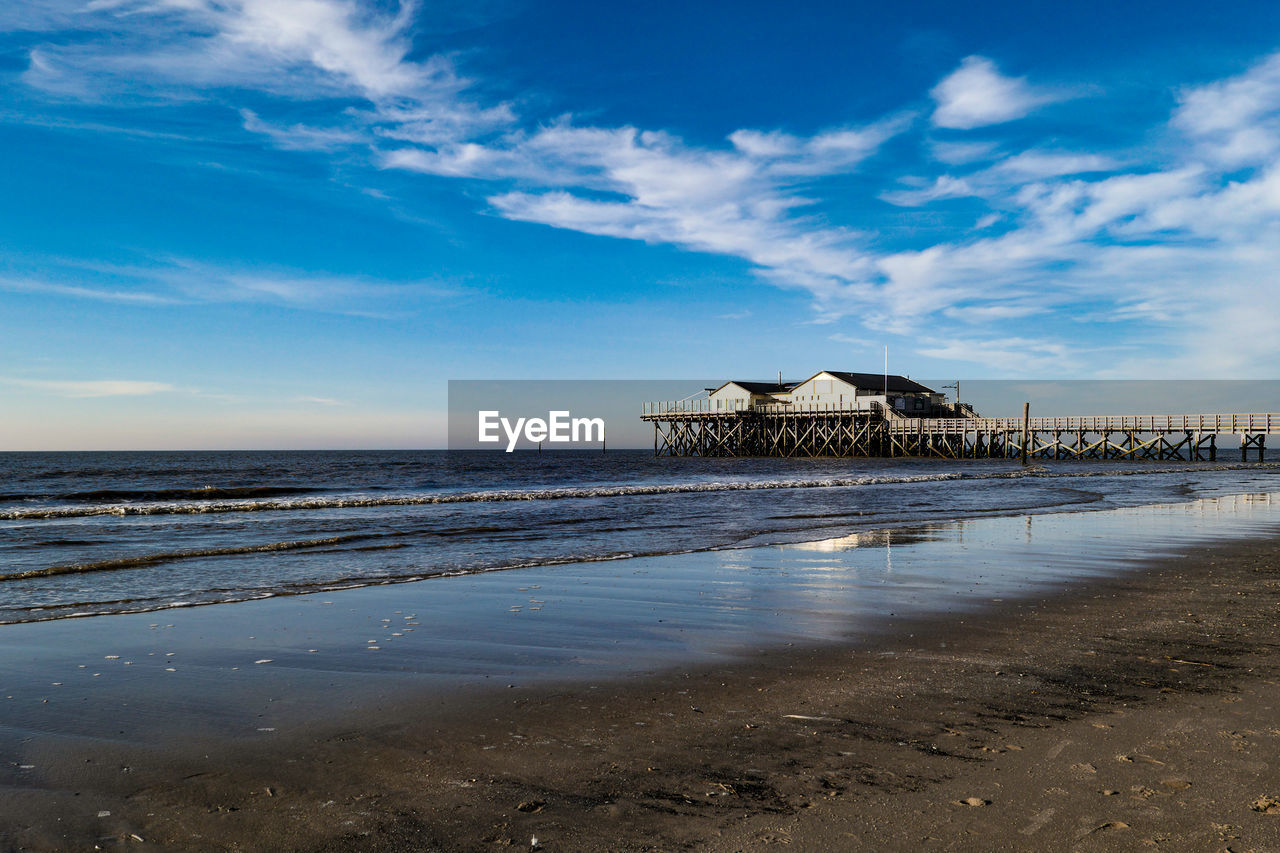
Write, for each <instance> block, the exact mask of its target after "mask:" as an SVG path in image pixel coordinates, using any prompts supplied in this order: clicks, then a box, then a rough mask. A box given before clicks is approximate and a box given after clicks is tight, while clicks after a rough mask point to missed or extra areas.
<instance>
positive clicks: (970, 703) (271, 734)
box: [0, 538, 1280, 851]
mask: <svg viewBox="0 0 1280 853" xmlns="http://www.w3.org/2000/svg"><path fill="white" fill-rule="evenodd" d="M335 595H336V594H335ZM264 604H265V603H264ZM1277 605H1280V539H1272V538H1266V539H1254V540H1249V541H1240V542H1235V543H1220V544H1215V545H1208V546H1196V547H1191V548H1188V549H1184V550H1183V551H1182V553H1181V554H1180V555H1179V556H1173V557H1166V558H1162V559H1156V560H1153V561H1151V562H1150V563H1149V564H1147V565H1146V566H1145V567H1143V568H1140V569H1137V570H1133V571H1130V572H1128V573H1126V574H1123V575H1121V576H1119V577H1112V578H1099V577H1093V578H1090V579H1088V580H1087V581H1082V582H1080V583H1078V584H1075V585H1072V586H1069V587H1066V588H1063V589H1060V590H1057V591H1048V590H1039V591H1033V592H1032V593H1031V594H1030V595H1027V596H1023V597H1020V598H1008V599H1006V600H1004V601H1001V602H988V603H987V604H986V606H984V607H982V608H981V609H976V610H966V611H964V612H955V613H952V614H949V615H948V614H942V615H935V616H918V617H914V618H911V619H899V618H895V619H887V620H884V621H883V622H882V623H881V624H880V626H879V629H878V630H877V631H876V632H875V633H874V634H873V635H871V636H868V635H867V634H866V633H860V634H859V635H858V636H857V637H856V638H854V637H848V638H846V640H844V641H835V642H830V643H823V644H821V645H818V646H809V647H805V646H801V645H799V644H798V643H794V644H792V645H785V644H782V645H777V644H769V645H767V646H766V647H765V649H764V650H763V651H756V652H753V653H751V654H748V655H736V656H723V657H714V656H711V657H707V658H705V659H704V660H702V661H701V662H700V663H698V664H697V665H689V666H676V667H672V666H670V664H669V663H668V664H665V665H662V666H657V664H656V663H655V664H654V671H652V672H649V673H641V674H639V675H636V674H632V675H628V676H626V677H611V678H603V677H602V678H598V679H592V678H590V677H588V678H585V679H584V678H582V677H575V678H573V679H572V680H568V681H566V682H563V683H559V684H557V683H553V682H550V681H547V680H530V681H527V682H525V681H516V682H512V683H514V684H516V686H514V687H506V686H505V685H503V686H496V687H494V686H489V685H485V684H482V683H479V682H473V683H470V685H469V686H467V685H460V684H456V683H453V684H451V685H450V686H449V687H448V689H445V688H443V687H442V686H441V684H440V683H439V682H438V680H435V679H427V680H422V679H415V678H410V677H399V676H397V675H396V672H395V670H396V667H395V666H388V667H385V668H384V669H383V670H382V671H381V672H380V673H375V674H373V675H369V674H360V675H359V677H358V678H357V677H355V676H350V674H349V673H340V672H336V671H335V672H333V673H331V674H330V675H331V676H332V679H333V682H334V683H335V684H340V685H342V686H343V689H342V690H341V691H338V692H336V693H334V694H332V695H333V702H332V704H331V706H329V707H309V708H293V709H291V710H289V711H276V710H274V706H276V705H278V704H281V703H284V704H288V703H289V702H290V701H296V700H291V693H292V692H293V690H292V689H293V688H299V692H300V694H302V695H307V696H311V697H313V698H314V697H316V696H325V695H328V694H326V693H324V692H323V691H322V690H318V689H308V690H303V689H301V687H306V686H307V685H310V687H311V688H316V687H317V680H323V679H324V678H325V677H326V676H325V675H324V673H323V671H321V670H319V669H313V670H309V671H306V672H305V673H302V674H298V673H299V672H300V671H294V674H293V676H292V680H290V679H284V680H283V681H282V680H280V678H278V677H277V678H274V679H270V680H268V679H266V678H265V676H264V677H262V678H261V679H260V683H259V686H258V688H257V689H256V690H249V689H242V690H235V691H230V692H229V693H227V692H226V691H225V690H224V693H225V695H223V696H221V698H220V699H219V700H218V701H213V697H214V696H216V695H217V693H218V691H219V685H220V684H225V680H222V679H219V678H213V677H212V676H211V677H210V678H209V679H208V680H207V683H204V686H203V688H201V689H197V688H200V684H201V683H202V682H200V681H198V680H197V681H194V682H192V685H193V687H192V689H193V690H194V691H195V692H194V694H193V696H192V698H191V703H192V705H191V707H189V708H187V709H186V711H185V712H184V711H183V710H182V707H181V705H180V703H178V704H171V705H168V706H165V707H166V708H167V709H168V710H169V711H171V712H172V713H173V714H175V715H177V718H176V719H173V718H167V719H160V717H159V716H153V717H150V718H147V717H144V718H143V719H142V720H141V721H138V720H136V719H133V718H131V717H130V712H129V710H128V708H127V706H126V707H124V708H122V709H121V710H120V711H119V712H118V713H114V714H111V715H108V716H104V714H103V708H105V707H107V703H105V702H104V701H102V700H101V697H99V699H97V700H94V701H92V702H90V701H87V700H86V707H87V708H89V709H90V710H91V713H89V714H88V718H87V719H86V720H85V721H84V725H83V726H82V727H80V728H78V729H77V730H76V731H74V732H68V731H67V728H68V727H67V726H63V725H61V724H60V725H59V726H57V727H56V728H58V729H59V731H58V732H52V731H48V732H44V733H43V734H42V733H40V732H38V731H37V732H35V734H32V731H33V730H34V729H36V728H38V726H35V725H34V724H33V723H32V719H34V714H33V713H27V714H23V715H20V716H19V718H16V719H19V721H20V722H22V723H23V726H22V727H20V728H22V730H23V731H24V732H25V734H22V735H21V736H20V737H19V743H18V747H20V748H19V749H18V751H17V752H15V753H14V755H15V756H16V757H15V759H14V761H13V762H9V763H8V765H7V766H6V767H4V768H3V770H2V771H0V772H2V773H3V775H2V776H0V784H2V785H3V796H0V840H2V841H3V844H4V845H6V846H8V847H12V848H17V849H34V850H62V849H92V848H93V847H94V846H95V845H96V846H98V847H99V848H100V849H202V850H203V849H208V850H280V849H289V850H334V851H337V850H352V849H359V850H406V851H407V850H491V849H505V848H507V847H516V848H526V849H527V848H531V847H532V846H533V841H532V840H533V839H534V838H536V839H537V845H538V846H540V847H542V848H543V849H547V850H671V849H707V850H726V851H729V850H755V849H768V848H771V847H775V846H776V847H778V848H779V849H781V848H782V847H783V846H786V847H787V848H789V849H796V850H836V849H851V850H856V849H867V850H917V849H939V850H948V849H950V850H975V851H977V850H1001V849H1007V850H1077V849H1078V850H1116V849H1123V850H1128V849H1134V850H1143V849H1172V850H1205V851H1211V850H1212V851H1221V850H1228V849H1229V850H1234V851H1245V850H1256V851H1264V850H1277V849H1280V763H1278V761H1277V756H1278V755H1280V656H1278V655H1277V652H1278V651H1280V608H1278V606H1277ZM228 607H232V608H235V607H241V605H231V606H228ZM219 609H221V608H203V609H202V610H203V611H205V612H214V611H217V610H219ZM192 612H195V611H192ZM242 612H243V611H242ZM116 618H125V617H116ZM127 618H150V620H151V622H154V623H157V624H159V623H162V622H164V621H165V620H164V617H161V618H160V619H156V618H155V615H151V616H150V617H148V616H143V617H127ZM82 621H83V622H84V623H85V626H86V627H85V628H83V629H82V630H85V631H89V630H98V629H97V628H96V627H94V626H93V625H91V623H97V624H99V625H101V624H104V623H103V622H102V621H101V620H82ZM50 624H51V625H53V624H54V623H50ZM54 630H64V629H63V628H62V627H61V626H58V627H56V628H54ZM157 630H162V628H157ZM297 639H298V640H300V641H301V642H300V643H299V647H300V648H301V647H302V646H305V644H306V642H308V641H309V640H308V639H304V638H302V637H298V638H297ZM277 645H278V644H277ZM244 651H245V652H249V653H252V652H253V651H254V650H253V649H252V648H251V647H246V648H245V650H244ZM300 653H305V649H302V650H301V652H300ZM221 654H222V655H223V656H224V657H225V650H222V652H221ZM105 665H106V664H105V663H104V666H105ZM268 666H269V665H267V664H264V665H261V666H258V669H257V670H256V671H255V676H256V675H257V674H258V673H260V672H262V671H264V670H265V669H267V667H268ZM178 668H179V667H176V666H175V667H173V669H175V670H176V669H178ZM246 668H247V667H246ZM210 672H213V669H212V668H211V669H210ZM349 676H350V677H349ZM86 677H88V678H92V677H93V676H92V673H87V674H86ZM122 683H124V684H125V685H126V686H127V682H122ZM273 685H274V686H273ZM280 685H284V687H281V686H280ZM286 688H287V689H286ZM273 691H275V693H274V694H273ZM50 692H51V693H52V692H53V691H50ZM125 693H127V691H124V692H123V693H121V694H120V695H125ZM206 700H208V701H209V707H210V708H216V709H219V711H218V713H212V712H211V711H209V710H207V709H205V708H204V702H205V701H206ZM15 701H16V700H15ZM59 701H62V700H59V699H56V698H55V703H57V702H59ZM237 703H244V706H245V707H243V708H241V712H242V713H241V714H239V715H236V714H235V713H234V708H235V707H236V705H237ZM64 704H67V705H68V710H67V712H66V713H67V714H68V715H69V714H71V713H72V711H71V709H70V708H71V704H72V703H69V702H68V703H64ZM249 706H252V707H249ZM9 707H10V708H12V707H13V706H12V705H11V706H9ZM151 713H152V714H158V713H159V712H156V711H152V712H151ZM259 714H261V715H263V716H262V717H260V718H259V717H258V715H259ZM273 714H274V715H275V717H272V716H271V715H273ZM244 718H253V719H261V721H262V722H266V723H275V722H277V721H288V722H290V723H291V725H286V726H277V725H262V726H258V727H255V728H254V729H253V730H252V731H248V730H246V731H245V732H244V733H243V734H240V735H235V734H234V733H233V732H235V731H237V729H236V726H240V725H241V724H242V723H243V722H244ZM10 719H11V720H13V719H15V718H14V717H10ZM61 719H66V717H64V718H61ZM233 723H234V725H233ZM117 725H118V727H119V728H118V729H117ZM148 726H154V728H155V729H156V731H157V733H158V734H157V737H158V741H157V743H156V745H155V746H152V747H148V746H146V741H147V738H146V737H145V736H139V735H138V732H139V731H145V730H146V729H147V728H148ZM258 729H262V731H259V730H258ZM117 731H118V732H119V734H117ZM229 732H232V733H231V734H229ZM10 748H14V747H13V746H12V745H10ZM19 762H23V763H19ZM24 763H29V765H31V766H24Z"/></svg>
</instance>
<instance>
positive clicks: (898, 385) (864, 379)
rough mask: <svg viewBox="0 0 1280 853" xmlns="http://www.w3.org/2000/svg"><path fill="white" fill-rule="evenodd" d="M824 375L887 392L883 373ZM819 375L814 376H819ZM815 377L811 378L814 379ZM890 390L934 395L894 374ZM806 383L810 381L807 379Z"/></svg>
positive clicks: (916, 383) (890, 381)
mask: <svg viewBox="0 0 1280 853" xmlns="http://www.w3.org/2000/svg"><path fill="white" fill-rule="evenodd" d="M821 372H822V373H830V374H831V375H832V376H834V377H836V378H837V379H843V380H844V381H845V382H848V383H849V384H850V385H852V386H854V387H855V388H864V389H866V390H868V391H883V390H885V375H884V374H883V373H848V372H846V371H844V370H824V371H821ZM817 375H818V374H816V373H815V374H814V376H817ZM812 378H813V377H812V376H811V377H809V379H812ZM888 379H889V390H890V391H893V392H896V393H898V394H910V393H916V394H934V393H936V392H935V391H934V390H933V389H932V388H926V387H925V386H923V385H921V384H920V383H919V382H913V381H911V380H910V379H908V378H907V377H905V376H897V375H895V374H893V373H890V374H889V377H888ZM805 381H806V382H808V381H809V380H808V379H806V380H805Z"/></svg>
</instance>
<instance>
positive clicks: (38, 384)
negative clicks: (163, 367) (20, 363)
mask: <svg viewBox="0 0 1280 853" xmlns="http://www.w3.org/2000/svg"><path fill="white" fill-rule="evenodd" d="M0 382H3V383H4V384H6V385H13V386H16V387H19V388H29V389H31V390H33V391H42V392H44V393H47V394H52V395H54V396H57V397H146V396H150V395H152V394H167V393H171V392H174V391H178V390H180V389H179V388H177V387H175V386H173V385H170V384H168V383H167V382H147V381H140V380H136V379H90V380H63V379H17V378H13V377H0Z"/></svg>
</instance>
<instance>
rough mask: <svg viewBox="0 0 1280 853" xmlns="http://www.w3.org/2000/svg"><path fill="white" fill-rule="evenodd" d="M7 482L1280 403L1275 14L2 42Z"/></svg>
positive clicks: (130, 22)
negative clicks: (137, 468) (978, 414)
mask: <svg viewBox="0 0 1280 853" xmlns="http://www.w3.org/2000/svg"><path fill="white" fill-rule="evenodd" d="M0 81H2V85H0V162H2V163H3V164H4V165H3V168H0V449H112V448H258V447H261V448H277V447H334V448H338V447H433V446H441V445H443V444H444V441H445V423H446V411H445V408H446V383H447V381H448V380H450V379H455V380H456V379H566V378H582V379H610V378H616V379H651V378H653V379H656V378H663V379H666V378H680V377H698V378H701V377H708V376H721V377H724V378H764V377H769V376H776V375H777V373H778V372H779V371H782V372H783V373H785V374H786V375H787V376H788V377H795V378H803V377H804V376H809V375H811V374H813V373H814V372H816V371H817V370H821V369H837V370H852V371H869V372H875V371H878V370H880V369H881V368H882V365H883V360H884V348H885V347H888V352H889V361H890V370H891V371H892V372H894V373H902V374H909V375H915V376H920V377H925V376H929V377H937V376H955V377H957V378H961V379H978V378H1009V379H1023V378H1026V379H1037V380H1045V379H1085V378H1121V379H1169V378H1196V379H1215V378H1232V379H1238V378H1276V377H1275V373H1276V371H1275V363H1276V358H1277V356H1278V355H1280V319H1278V318H1280V4H1274V3H1248V2H1238V3H1232V4H1227V5H1219V6H1213V7H1208V6H1205V4H1203V3H1191V2H1160V3H1155V2H1130V3H1114V2H1108V3H1101V2H1076V3H1056V4H1030V3H983V2H978V3H964V4H959V3H954V2H948V3H940V2H939V3H931V2H916V3H909V2H905V3H897V4H886V3H863V2H848V0H844V2H832V3H823V2H809V3H802V4H782V3H776V2H773V3H764V2H747V1H746V0H739V2H733V3H720V2H704V3H697V4H688V3H668V2H652V3H647V4H641V5H635V4H616V3H599V2H594V3H586V2H581V3H578V2H554V0H541V1H540V2H536V3H535V2H523V1H522V0H471V2H453V0H449V2H440V3H433V2H428V0H421V2H398V0H24V2H20V3H6V4H3V5H0Z"/></svg>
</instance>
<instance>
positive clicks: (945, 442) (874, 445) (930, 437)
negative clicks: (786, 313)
mask: <svg viewBox="0 0 1280 853" xmlns="http://www.w3.org/2000/svg"><path fill="white" fill-rule="evenodd" d="M711 402H712V401H708V400H695V401H680V402H669V403H662V402H660V403H645V404H644V406H643V408H642V411H641V415H640V417H641V419H642V420H645V421H647V422H650V423H652V424H653V452H654V455H655V456H705V457H731V456H781V457H818V456H840V457H858V456H863V457H868V456H888V457H899V456H900V457H908V456H915V457H937V458H944V459H1016V458H1022V459H1030V460H1048V459H1115V460H1127V461H1136V460H1181V461H1188V462H1213V461H1216V459H1217V457H1218V444H1219V440H1220V439H1222V438H1223V437H1226V436H1239V438H1240V456H1241V459H1242V460H1244V461H1247V460H1249V459H1250V458H1253V459H1256V460H1257V461H1259V462H1261V461H1263V458H1264V455H1265V453H1266V438H1267V436H1268V435H1277V434H1280V414H1277V413H1246V414H1196V415H1113V416H1065V417H1034V418H1033V417H1030V416H1029V415H1028V416H1024V417H1021V418H984V417H978V416H976V414H975V413H973V412H972V410H971V409H967V408H956V409H955V411H956V412H957V413H959V414H965V415H968V416H966V417H909V416H906V415H903V414H900V413H899V412H896V411H894V410H893V409H892V408H889V407H886V406H875V407H873V408H866V407H865V406H857V405H853V404H850V405H841V404H837V403H818V404H811V405H803V404H777V403H762V404H757V405H750V404H748V405H745V406H742V407H740V408H736V409H733V410H728V411H725V410H717V409H715V408H712V406H711Z"/></svg>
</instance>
